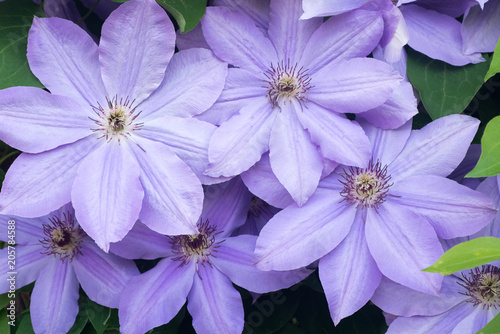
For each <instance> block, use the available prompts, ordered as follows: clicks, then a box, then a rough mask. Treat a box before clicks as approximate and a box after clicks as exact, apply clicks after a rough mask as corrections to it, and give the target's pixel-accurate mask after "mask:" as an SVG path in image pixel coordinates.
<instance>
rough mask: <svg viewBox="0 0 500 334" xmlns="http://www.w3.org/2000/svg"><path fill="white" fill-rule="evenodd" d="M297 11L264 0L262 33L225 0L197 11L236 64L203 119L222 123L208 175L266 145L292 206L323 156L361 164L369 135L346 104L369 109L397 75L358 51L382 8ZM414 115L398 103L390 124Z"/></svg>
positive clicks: (220, 50) (377, 28)
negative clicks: (309, 14) (325, 16)
mask: <svg viewBox="0 0 500 334" xmlns="http://www.w3.org/2000/svg"><path fill="white" fill-rule="evenodd" d="M301 14H302V9H301V2H300V1H298V0H294V1H288V0H273V1H271V7H270V21H269V29H268V36H269V38H267V37H266V36H265V35H263V34H262V33H261V31H260V30H259V29H258V28H257V26H256V25H255V23H254V21H253V20H251V19H249V18H248V16H246V15H244V14H241V13H240V12H237V11H231V10H229V9H228V8H226V7H209V8H207V11H206V13H205V16H204V17H203V19H202V28H203V33H204V35H205V38H206V40H207V42H208V44H209V45H210V47H211V49H212V50H213V51H214V53H215V55H216V56H218V57H219V58H221V59H222V60H224V61H227V62H228V63H230V64H232V65H234V66H236V67H237V68H231V69H229V74H228V78H227V81H226V86H225V89H224V91H223V93H222V94H221V97H220V98H219V100H218V101H217V102H216V104H215V105H214V106H213V107H212V108H211V109H209V110H208V111H207V112H206V113H208V114H210V116H206V117H205V118H204V119H208V118H211V121H212V122H213V123H215V124H220V127H219V128H218V129H217V130H216V131H215V132H214V135H213V136H212V138H211V140H210V145H209V161H210V165H209V169H208V170H207V172H206V173H207V175H210V176H214V177H217V176H221V175H222V176H233V175H237V174H240V173H242V172H244V171H246V170H248V169H249V168H250V167H252V166H253V165H254V164H255V163H256V162H258V161H259V160H260V159H261V157H262V156H263V155H264V154H265V153H266V152H269V160H270V164H271V166H272V170H273V173H274V174H275V175H276V177H277V178H278V180H279V182H280V183H281V184H282V185H283V186H284V187H285V188H286V189H287V191H288V192H289V193H290V195H291V196H292V198H293V199H294V200H295V201H296V202H297V203H299V205H302V204H304V203H305V202H306V201H307V199H308V198H309V196H310V195H311V194H312V193H313V192H314V190H315V189H316V187H317V185H318V182H319V180H320V177H321V175H322V172H323V169H324V165H325V164H329V161H335V162H337V163H344V164H350V165H356V166H366V164H367V163H368V159H369V157H370V151H369V143H368V139H367V137H366V135H365V134H364V133H363V130H362V129H361V127H360V126H359V125H358V124H356V123H354V122H351V121H350V120H348V119H347V118H346V117H345V116H344V113H355V114H357V115H361V114H363V113H369V112H372V111H373V109H374V108H377V107H378V106H380V105H381V104H383V103H384V102H385V101H387V99H388V98H389V97H390V96H391V94H392V93H393V91H394V89H395V88H396V87H397V86H398V85H399V82H400V81H401V77H400V76H399V75H398V74H397V73H396V72H395V71H394V70H393V69H392V68H390V66H388V65H387V64H384V63H383V62H380V61H377V60H374V59H367V58H359V57H364V56H366V55H367V54H369V53H370V52H371V50H373V48H374V47H375V45H376V43H378V40H379V39H380V34H381V33H382V25H383V19H382V17H381V15H380V13H378V12H371V11H359V12H355V13H350V14H347V15H344V16H342V17H340V18H338V19H337V20H332V21H327V22H325V23H323V20H322V19H311V20H306V21H300V20H299V16H300V15H301ZM361 22H362V23H361ZM373 112H374V113H375V114H378V113H379V111H373ZM380 113H383V112H380ZM413 114H414V111H413V110H411V111H410V112H406V111H404V112H401V113H400V114H399V115H397V116H396V119H397V121H398V122H399V124H398V125H401V124H402V123H404V122H405V121H406V120H408V119H409V118H411V116H413ZM204 115H205V114H204ZM202 116H203V115H202ZM374 118H376V116H374ZM257 195H258V196H259V197H260V194H257Z"/></svg>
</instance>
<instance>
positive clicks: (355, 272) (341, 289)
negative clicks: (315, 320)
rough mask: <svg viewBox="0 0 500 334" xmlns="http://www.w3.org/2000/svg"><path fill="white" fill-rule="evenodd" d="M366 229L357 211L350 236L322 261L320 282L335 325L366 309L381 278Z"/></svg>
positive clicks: (320, 263) (320, 264)
mask: <svg viewBox="0 0 500 334" xmlns="http://www.w3.org/2000/svg"><path fill="white" fill-rule="evenodd" d="M364 225H365V224H364V222H363V220H362V218H361V213H360V212H359V211H358V213H357V215H356V218H355V220H354V223H353V225H352V227H351V231H350V232H349V234H348V235H347V236H346V237H345V239H344V240H342V242H341V243H340V244H339V245H338V246H337V247H335V248H334V249H333V250H332V251H331V252H330V253H328V254H327V255H325V256H324V257H322V258H321V259H320V260H319V279H320V281H321V285H322V286H323V289H324V290H325V295H326V299H327V301H328V308H329V309H330V314H331V316H332V320H333V322H334V323H335V325H338V323H339V322H340V320H342V319H343V318H345V317H347V316H350V315H351V314H353V313H354V312H356V311H357V310H359V309H360V308H361V307H363V306H364V305H365V304H366V303H367V302H368V300H370V298H371V296H372V295H373V292H374V291H375V289H376V288H377V287H378V285H379V283H380V279H381V278H382V274H381V273H380V270H379V269H378V267H377V264H376V263H375V260H373V258H372V256H371V254H370V251H369V250H368V245H367V244H366V239H365V231H364V229H365V227H364Z"/></svg>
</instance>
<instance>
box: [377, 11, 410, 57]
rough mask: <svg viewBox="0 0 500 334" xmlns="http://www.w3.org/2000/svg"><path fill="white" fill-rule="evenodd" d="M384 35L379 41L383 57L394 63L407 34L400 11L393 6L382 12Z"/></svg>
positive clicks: (399, 55)
mask: <svg viewBox="0 0 500 334" xmlns="http://www.w3.org/2000/svg"><path fill="white" fill-rule="evenodd" d="M383 15H384V21H385V22H384V23H385V29H384V35H383V36H382V39H381V41H380V46H381V48H382V50H383V54H384V59H385V60H386V61H387V62H389V63H395V62H397V61H399V60H400V59H401V55H402V54H403V47H404V46H405V45H406V44H407V43H408V39H409V35H408V29H407V28H406V22H405V20H404V17H403V14H402V13H401V11H400V10H399V9H398V8H396V7H393V8H392V10H390V11H388V12H384V14H383Z"/></svg>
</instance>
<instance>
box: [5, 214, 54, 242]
mask: <svg viewBox="0 0 500 334" xmlns="http://www.w3.org/2000/svg"><path fill="white" fill-rule="evenodd" d="M12 221H14V223H12ZM9 222H11V224H12V226H15V232H14V233H13V232H10V234H9V230H12V229H13V228H12V227H11V228H10V229H9V226H11V224H9ZM45 223H46V217H43V218H23V217H17V216H3V215H0V231H2V232H1V233H2V234H1V235H0V240H3V241H9V238H8V236H12V234H15V241H16V244H17V245H40V241H39V240H40V239H43V238H44V237H45V235H44V233H43V228H42V224H45Z"/></svg>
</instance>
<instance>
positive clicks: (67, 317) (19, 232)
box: [0, 204, 139, 333]
mask: <svg viewBox="0 0 500 334" xmlns="http://www.w3.org/2000/svg"><path fill="white" fill-rule="evenodd" d="M12 221H14V223H12ZM9 222H10V223H9ZM8 226H14V227H15V228H14V229H8ZM0 228H1V229H2V231H3V232H4V233H2V240H5V241H7V239H8V238H7V235H9V236H10V235H12V234H8V233H7V231H14V232H15V234H14V239H9V241H14V242H15V243H16V246H15V247H12V248H11V246H9V248H4V249H2V250H0V252H1V253H2V255H3V256H4V258H5V259H7V252H8V251H10V250H11V249H15V254H16V261H15V262H12V261H9V263H8V262H7V261H2V263H1V264H0V273H1V274H0V293H6V292H8V291H9V289H10V288H11V287H10V284H12V281H9V280H8V278H10V277H12V276H10V275H12V272H13V271H15V274H14V276H15V281H14V282H15V283H14V284H15V289H18V288H21V287H23V286H25V285H27V284H29V283H31V282H33V281H35V280H36V282H35V287H34V289H33V293H32V295H31V305H30V312H31V322H32V323H33V329H34V331H35V333H67V332H68V331H69V329H70V328H71V326H73V323H74V322H75V319H76V315H77V314H78V289H79V286H80V285H81V286H82V289H83V290H84V291H85V293H86V294H87V296H88V297H89V298H90V299H91V300H93V301H95V302H96V303H99V304H102V305H105V306H107V307H112V308H117V307H118V302H119V299H120V296H121V294H122V292H123V289H124V288H125V285H126V284H127V283H128V282H129V281H130V280H131V279H132V277H134V276H136V275H139V270H137V267H136V265H135V263H134V262H133V261H130V260H126V259H122V258H120V257H118V256H116V255H114V254H106V253H104V252H103V251H102V250H101V249H100V248H99V247H97V245H96V244H95V242H94V241H93V240H92V239H91V238H90V237H88V236H87V235H86V234H85V232H84V231H83V230H82V228H81V227H80V225H79V224H78V221H77V220H76V219H75V217H74V211H73V208H72V207H71V204H67V205H64V206H63V207H62V208H60V209H59V210H57V211H54V212H52V213H50V214H49V215H47V216H44V217H40V218H34V219H29V218H19V217H15V216H0ZM9 254H10V253H9ZM9 265H11V266H14V268H13V267H9Z"/></svg>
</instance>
